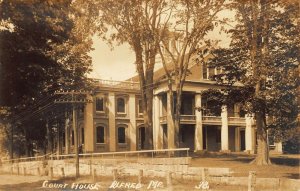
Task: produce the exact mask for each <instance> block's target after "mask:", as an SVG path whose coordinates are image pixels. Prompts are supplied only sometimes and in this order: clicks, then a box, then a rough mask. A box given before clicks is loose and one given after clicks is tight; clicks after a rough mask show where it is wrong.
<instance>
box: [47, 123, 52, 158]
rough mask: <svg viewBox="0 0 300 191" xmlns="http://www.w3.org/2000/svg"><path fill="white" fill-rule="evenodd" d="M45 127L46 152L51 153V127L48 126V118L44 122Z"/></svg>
mask: <svg viewBox="0 0 300 191" xmlns="http://www.w3.org/2000/svg"><path fill="white" fill-rule="evenodd" d="M46 129H47V153H52V152H53V147H52V131H51V128H50V127H49V121H48V120H47V122H46Z"/></svg>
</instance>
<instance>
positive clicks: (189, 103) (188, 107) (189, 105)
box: [181, 94, 195, 115]
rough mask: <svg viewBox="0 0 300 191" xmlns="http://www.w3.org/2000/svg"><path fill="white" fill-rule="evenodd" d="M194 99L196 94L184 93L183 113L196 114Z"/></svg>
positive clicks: (182, 100)
mask: <svg viewBox="0 0 300 191" xmlns="http://www.w3.org/2000/svg"><path fill="white" fill-rule="evenodd" d="M194 100H195V96H194V95H192V94H184V95H182V99H181V114H182V115H194V111H195V110H194Z"/></svg>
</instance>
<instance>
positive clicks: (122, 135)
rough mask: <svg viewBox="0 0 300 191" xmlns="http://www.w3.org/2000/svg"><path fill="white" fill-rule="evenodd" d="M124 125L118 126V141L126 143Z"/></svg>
mask: <svg viewBox="0 0 300 191" xmlns="http://www.w3.org/2000/svg"><path fill="white" fill-rule="evenodd" d="M125 130H126V129H125V127H119V128H118V143H126V133H125Z"/></svg>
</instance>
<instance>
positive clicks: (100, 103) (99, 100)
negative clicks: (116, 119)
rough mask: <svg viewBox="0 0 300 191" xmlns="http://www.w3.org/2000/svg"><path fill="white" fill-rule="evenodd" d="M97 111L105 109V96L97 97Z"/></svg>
mask: <svg viewBox="0 0 300 191" xmlns="http://www.w3.org/2000/svg"><path fill="white" fill-rule="evenodd" d="M96 111H104V99H103V97H97V98H96Z"/></svg>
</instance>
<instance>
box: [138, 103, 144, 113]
mask: <svg viewBox="0 0 300 191" xmlns="http://www.w3.org/2000/svg"><path fill="white" fill-rule="evenodd" d="M138 104H139V105H138V114H143V102H142V100H141V99H140V100H139V102H138Z"/></svg>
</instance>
